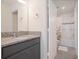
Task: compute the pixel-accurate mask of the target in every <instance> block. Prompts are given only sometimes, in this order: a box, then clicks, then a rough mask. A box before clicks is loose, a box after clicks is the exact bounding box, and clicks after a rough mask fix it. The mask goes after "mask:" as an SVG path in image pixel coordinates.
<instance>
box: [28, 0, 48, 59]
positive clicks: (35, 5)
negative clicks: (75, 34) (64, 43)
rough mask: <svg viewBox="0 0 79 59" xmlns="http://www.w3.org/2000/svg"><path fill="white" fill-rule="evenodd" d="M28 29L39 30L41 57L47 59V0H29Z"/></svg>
mask: <svg viewBox="0 0 79 59" xmlns="http://www.w3.org/2000/svg"><path fill="white" fill-rule="evenodd" d="M36 14H38V16H36ZM29 31H40V32H41V42H40V45H41V48H40V49H41V52H40V53H41V59H47V0H29Z"/></svg>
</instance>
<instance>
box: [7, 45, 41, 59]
mask: <svg viewBox="0 0 79 59" xmlns="http://www.w3.org/2000/svg"><path fill="white" fill-rule="evenodd" d="M6 59H40V48H39V44H36V45H34V46H32V47H30V48H28V49H25V50H23V51H21V52H18V53H17V54H15V55H12V56H10V57H8V58H6Z"/></svg>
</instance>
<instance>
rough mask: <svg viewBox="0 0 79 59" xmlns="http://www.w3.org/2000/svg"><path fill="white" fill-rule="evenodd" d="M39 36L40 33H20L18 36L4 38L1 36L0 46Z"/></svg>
mask: <svg viewBox="0 0 79 59" xmlns="http://www.w3.org/2000/svg"><path fill="white" fill-rule="evenodd" d="M38 37H40V35H22V36H19V37H15V38H14V37H5V38H1V46H2V47H5V46H9V45H12V44H16V43H19V42H23V41H26V40H31V39H33V38H38Z"/></svg>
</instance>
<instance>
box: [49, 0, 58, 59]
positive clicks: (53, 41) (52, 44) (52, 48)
mask: <svg viewBox="0 0 79 59" xmlns="http://www.w3.org/2000/svg"><path fill="white" fill-rule="evenodd" d="M56 17H57V8H56V6H55V4H54V2H53V1H52V0H49V59H54V58H55V56H56V53H57V36H56V20H57V19H56Z"/></svg>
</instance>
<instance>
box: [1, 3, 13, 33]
mask: <svg viewBox="0 0 79 59" xmlns="http://www.w3.org/2000/svg"><path fill="white" fill-rule="evenodd" d="M12 31H13V25H12V13H11V9H10V7H9V6H8V5H6V4H4V3H1V32H12Z"/></svg>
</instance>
